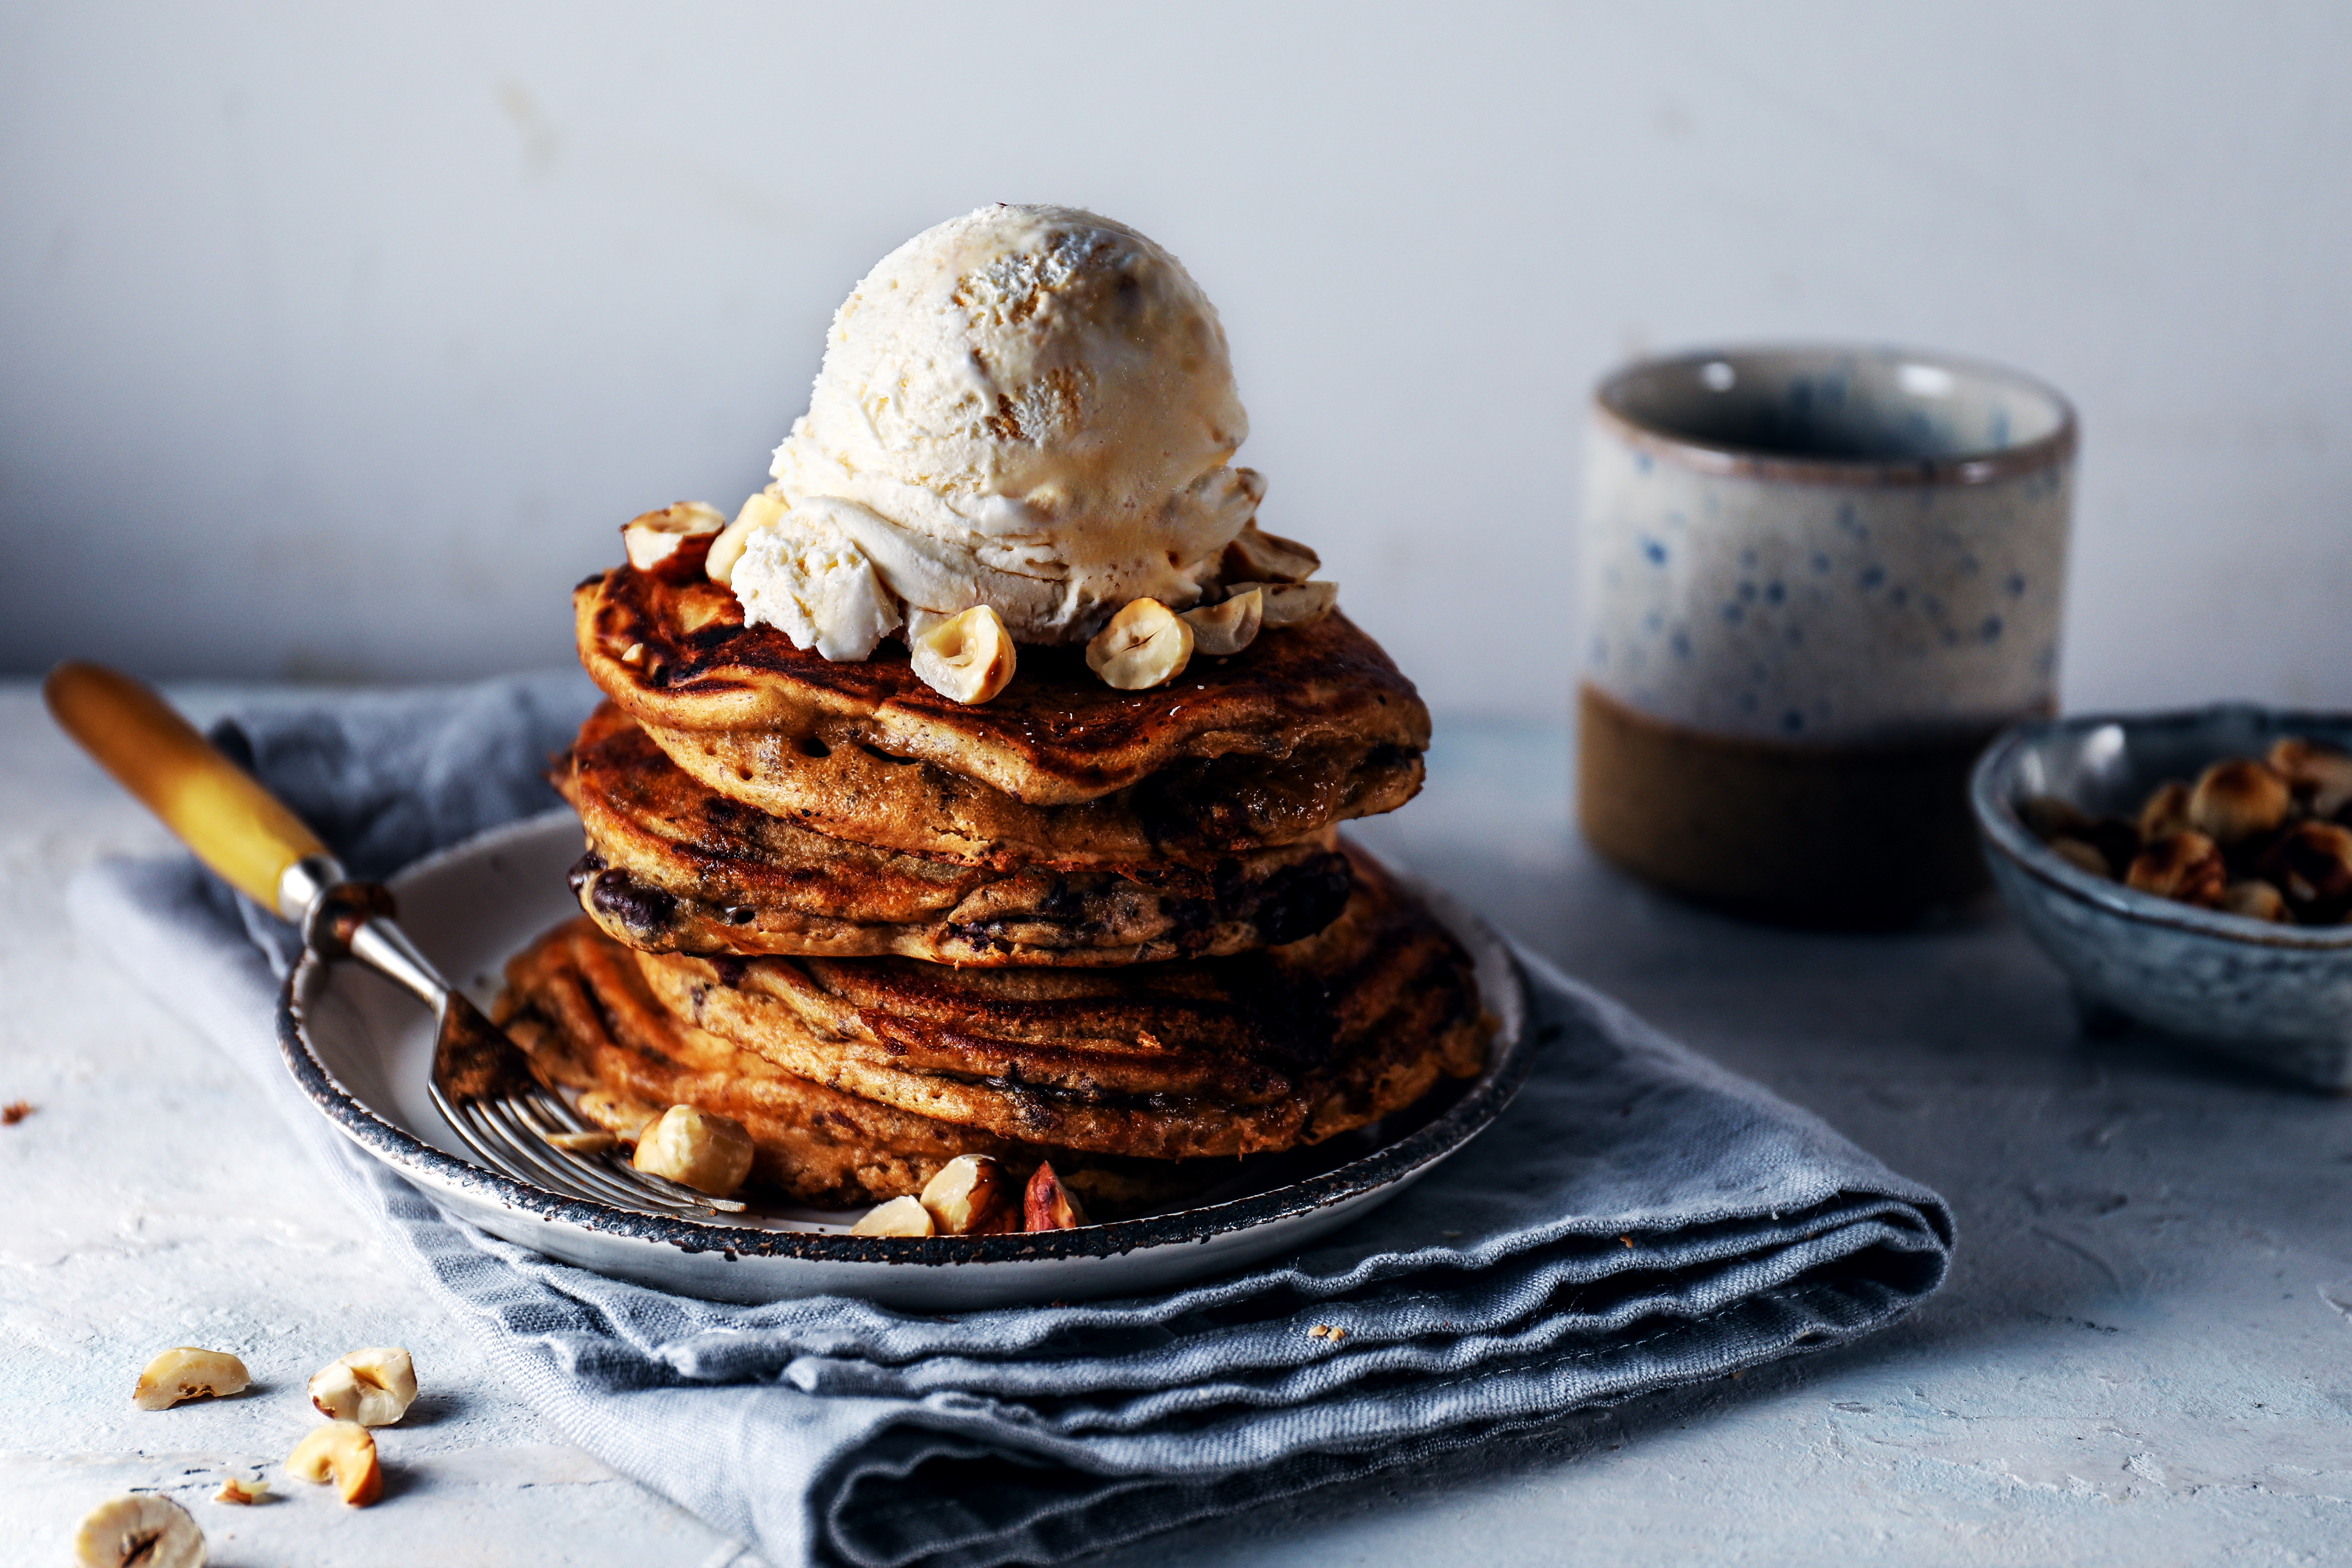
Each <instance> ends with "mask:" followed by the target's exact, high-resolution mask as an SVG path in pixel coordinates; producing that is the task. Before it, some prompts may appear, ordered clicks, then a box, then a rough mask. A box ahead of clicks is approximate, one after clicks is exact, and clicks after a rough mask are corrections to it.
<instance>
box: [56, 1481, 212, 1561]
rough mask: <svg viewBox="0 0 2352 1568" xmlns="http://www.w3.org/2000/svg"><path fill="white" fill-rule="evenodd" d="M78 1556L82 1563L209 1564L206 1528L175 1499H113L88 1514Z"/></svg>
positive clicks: (142, 1495)
mask: <svg viewBox="0 0 2352 1568" xmlns="http://www.w3.org/2000/svg"><path fill="white" fill-rule="evenodd" d="M74 1561H75V1562H77V1563H80V1564H81V1565H82V1568H205V1532H204V1531H201V1530H199V1529H197V1528H196V1521H194V1520H193V1519H190V1518H189V1517H188V1510H186V1509H184V1508H182V1507H181V1506H180V1505H179V1504H178V1503H175V1502H173V1500H171V1499H170V1498H167V1497H158V1496H156V1495H155V1494H154V1493H153V1492H134V1493H132V1494H131V1495H130V1496H129V1497H118V1498H109V1499H107V1500H105V1501H104V1502H102V1503H100V1504H99V1505H98V1506H97V1507H96V1508H94V1509H91V1510H89V1513H88V1514H87V1515H85V1516H84V1517H83V1519H82V1521H81V1529H80V1530H79V1531H76V1532H75V1535H74Z"/></svg>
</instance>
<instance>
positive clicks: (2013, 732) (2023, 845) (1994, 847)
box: [1969, 702, 2352, 952]
mask: <svg viewBox="0 0 2352 1568" xmlns="http://www.w3.org/2000/svg"><path fill="white" fill-rule="evenodd" d="M2247 721H2251V722H2252V724H2253V725H2254V726H2255V727H2256V728H2257V729H2259V730H2263V731H2272V732H2273V733H2277V734H2290V733H2295V732H2298V731H2300V732H2305V733H2310V734H2314V735H2316V736H2321V737H2324V738H2326V739H2328V740H2329V741H2330V742H2333V743H2336V744H2342V743H2343V742H2345V741H2347V739H2352V713H2326V712H2314V711H2306V710H2298V709H2288V708H2265V707H2263V705H2262V704H2260V703H2256V702H2216V703H2212V704H2210V705H2208V706H2206V707H2203V708H2185V709H2173V710H2166V711H2163V712H2158V713H2088V714H2083V715H2080V716H2077V717H2074V718H2066V719H2045V720H2042V721H2039V722H2036V723H2032V724H2020V725H2016V726H2014V727H2012V728H2011V729H2008V730H2004V731H2001V733H2000V735H1999V736H1998V737H1997V738H1996V739H1995V740H1994V741H1993V743H1992V744H1991V745H1990V746H1988V747H1986V748H1985V752H1984V755H1983V756H1981V757H1979V758H1978V759H1977V765H1976V767H1975V769H1974V770H1973V771H1972V772H1971V773H1969V805H1970V806H1971V807H1972V808H1973V809H1974V811H1975V813H1976V818H1977V829H1978V831H1979V834H1980V835H1981V836H1982V837H1983V839H1984V844H1985V847H1986V848H1987V849H1988V850H1989V851H1990V852H1992V853H1996V854H1998V855H2000V857H2001V858H2004V859H2006V860H2008V861H2009V862H2011V864H2012V865H2014V866H2015V867H2016V868H2018V869H2019V870H2020V871H2022V872H2023V873H2025V874H2026V875H2027V876H2029V877H2031V878H2032V879H2034V880H2035V881H2037V882H2039V883H2041V884H2042V886H2044V887H2046V888H2048V889H2051V890H2052V891H2053V892H2057V893H2060V894H2063V896H2065V897H2067V898H2070V899H2072V900H2074V901H2076V902H2077V903H2083V904H2088V905H2090V906H2091V907H2093V908H2094V909H2096V910H2099V911H2100V912H2102V913H2104V914H2108V915H2113V916H2116V917H2117V918H2119V919H2122V920H2126V921H2132V922H2133V923H2135V924H2138V925H2150V926H2161V927H2163V928H2165V929H2167V930H2168V931H2187V932H2192V933H2194V934H2196V935H2199V936H2208V937H2212V938H2215V939H2217V940H2220V941H2224V942H2242V943H2244V944H2245V945H2247V946H2249V947H2268V948H2283V949H2289V950H2294V951H2298V952H2344V951H2347V950H2352V925H2346V926H2280V925H2273V924H2272V923H2270V922H2269V921H2257V920H2250V919H2248V918H2247V917H2246V916H2244V915H2232V914H2225V913H2222V912H2221V911H2220V910H2200V909H2199V908H2197V907H2196V906H2194V905H2192V904H2182V903H2176V902H2174V901H2173V900H2170V899H2160V898H2158V897H2157V896H2156V895H2155V894H2154V893H2143V892H2141V891H2139V890H2138V889H2136V888H2126V887H2125V886H2124V885H2123V884H2122V883H2121V882H2111V881H2108V880H2106V879H2105V878H2101V877H2094V876H2093V875H2091V873H2089V872H2088V871H2085V870H2084V869H2082V868H2080V867H2078V866H2075V865H2074V864H2072V863H2071V862H2069V861H2068V860H2066V859H2065V858H2063V856H2061V855H2059V854H2058V853H2056V852H2055V851H2054V850H2053V849H2051V848H2050V847H2049V846H2048V845H2045V844H2043V843H2042V841H2041V840H2040V839H2039V838H2036V837H2034V836H2033V833H2032V830H2031V829H2030V828H2028V827H2027V826H2025V824H2024V823H2023V822H2022V821H2021V820H2020V819H2019V817H2018V815H2017V808H2016V805H2015V804H2014V799H2013V797H2014V796H2015V795H2016V793H2017V784H2018V778H2017V773H2018V765H2019V760H2020V759H2021V758H2022V757H2023V756H2024V755H2025V753H2026V752H2028V751H2030V750H2032V749H2033V748H2034V747H2036V746H2039V745H2042V744H2044V743H2046V742H2049V741H2051V740H2053V739H2055V738H2058V737H2062V736H2063V737H2066V738H2068V739H2072V740H2075V741H2076V742H2079V741H2080V739H2081V737H2083V736H2085V735H2088V734H2090V733H2091V732H2093V731H2097V730H2102V729H2105V728H2106V727H2107V726H2109V725H2114V726H2115V727H2116V728H2117V729H2120V730H2121V731H2124V733H2125V735H2126V738H2128V737H2130V736H2132V735H2134V734H2147V733H2149V732H2151V731H2175V732H2176V733H2177V734H2179V735H2182V736H2189V735H2193V734H2194V733H2195V732H2196V731H2200V730H2220V729H2222V728H2223V727H2224V726H2226V725H2229V724H2231V723H2243V722H2247Z"/></svg>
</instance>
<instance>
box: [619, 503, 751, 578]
mask: <svg viewBox="0 0 2352 1568" xmlns="http://www.w3.org/2000/svg"><path fill="white" fill-rule="evenodd" d="M726 526H727V515H726V514H725V513H724V512H722V511H720V510H718V509H717V508H716V507H709V506H705V505H703V504H702V503H701V502H700V501H698V500H682V501H679V502H678V503H677V504H676V505H675V506H666V507H664V508H662V509H661V510H659V511H647V512H640V513H638V514H637V515H636V516H635V517H633V518H631V519H630V520H629V521H627V522H625V523H623V524H622V525H621V543H622V545H623V546H624V547H625V549H626V550H627V551H628V552H629V564H630V565H632V566H634V567H635V568H636V569H637V570H638V571H640V572H657V573H659V574H662V575H665V576H680V577H690V576H691V575H692V574H693V573H697V572H699V571H701V569H702V566H703V561H702V554H703V552H705V551H707V550H708V549H709V542H710V539H711V536H712V535H714V534H716V533H718V532H719V530H721V529H723V528H725V527H726ZM689 541H691V542H693V546H694V547H693V548H692V549H691V550H685V548H684V547H685V546H686V545H687V544H688V542H689ZM682 551H683V553H681V552H682ZM687 568H690V569H691V570H690V571H689V570H685V569H687Z"/></svg>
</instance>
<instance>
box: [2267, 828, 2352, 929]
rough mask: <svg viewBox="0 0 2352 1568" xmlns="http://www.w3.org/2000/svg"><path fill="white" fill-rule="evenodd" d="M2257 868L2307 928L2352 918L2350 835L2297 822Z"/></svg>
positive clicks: (2351, 839) (2341, 830) (2350, 833)
mask: <svg viewBox="0 0 2352 1568" xmlns="http://www.w3.org/2000/svg"><path fill="white" fill-rule="evenodd" d="M2255 869H2256V870H2257V871H2259V872H2261V873H2262V876H2263V880H2265V881H2267V882H2269V883H2271V884H2272V885H2273V886H2274V887H2276V888H2277V889H2278V890H2279V891H2280V892H2281V893H2282V894H2284V896H2285V898H2286V906H2287V908H2288V909H2290V910H2294V917H2295V919H2297V920H2298V921H2303V922H2304V923H2305V924H2306V925H2333V924H2335V923H2336V921H2340V920H2342V919H2344V917H2345V915H2346V914H2347V912H2352V830H2347V829H2346V828H2343V827H2341V826H2337V825H2336V824H2335V823H2333V822H2298V823H2296V824H2295V825H2294V826H2293V827H2290V828H2288V829H2287V830H2286V831H2285V832H2284V833H2283V834H2281V835H2279V839H2278V842H2277V843H2275V844H2273V845H2272V846H2271V847H2269V848H2268V849H2265V850H2264V851H2263V858H2262V859H2261V860H2260V861H2258V862H2257V863H2256V865H2255Z"/></svg>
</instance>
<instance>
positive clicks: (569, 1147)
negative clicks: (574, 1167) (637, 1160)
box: [541, 1128, 621, 1154]
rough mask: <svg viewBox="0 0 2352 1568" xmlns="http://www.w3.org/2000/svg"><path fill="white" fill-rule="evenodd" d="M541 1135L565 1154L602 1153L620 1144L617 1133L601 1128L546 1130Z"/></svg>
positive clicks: (610, 1150)
mask: <svg viewBox="0 0 2352 1568" xmlns="http://www.w3.org/2000/svg"><path fill="white" fill-rule="evenodd" d="M541 1137H543V1138H545V1139H546V1140H547V1141H548V1142H549V1143H551V1145H553V1146H554V1147H556V1148H558V1149H561V1150H562V1151H563V1152H565V1153H567V1154H604V1153H609V1152H612V1151H613V1150H614V1149H617V1148H619V1147H620V1146H621V1137H620V1134H619V1133H617V1132H607V1131H604V1130H603V1129H602V1128H599V1129H597V1130H596V1131H593V1132H546V1133H541Z"/></svg>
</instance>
